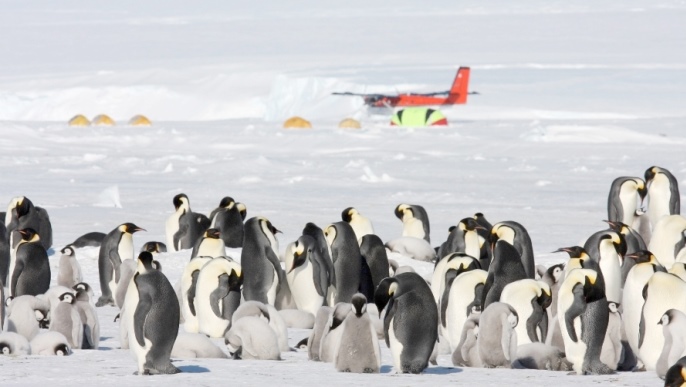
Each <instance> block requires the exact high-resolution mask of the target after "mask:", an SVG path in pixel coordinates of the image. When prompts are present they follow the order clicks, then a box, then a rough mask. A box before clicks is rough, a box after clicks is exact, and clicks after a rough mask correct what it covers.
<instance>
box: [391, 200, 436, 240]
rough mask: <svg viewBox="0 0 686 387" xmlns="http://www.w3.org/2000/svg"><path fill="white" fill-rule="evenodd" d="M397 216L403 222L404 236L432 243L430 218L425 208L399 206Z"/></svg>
mask: <svg viewBox="0 0 686 387" xmlns="http://www.w3.org/2000/svg"><path fill="white" fill-rule="evenodd" d="M395 216H396V217H397V218H398V219H400V220H401V221H402V222H403V236H409V237H415V238H419V239H424V240H426V241H427V242H429V243H431V227H430V226H429V216H428V215H427V213H426V210H425V209H424V207H422V206H419V205H416V204H398V205H397V206H396V207H395Z"/></svg>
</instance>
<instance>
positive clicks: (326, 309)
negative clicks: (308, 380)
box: [307, 306, 333, 361]
mask: <svg viewBox="0 0 686 387" xmlns="http://www.w3.org/2000/svg"><path fill="white" fill-rule="evenodd" d="M331 313H333V308H332V307H330V306H322V307H321V308H319V310H317V314H316V315H315V318H314V327H313V328H312V332H311V333H310V336H309V337H308V339H307V358H308V359H310V360H313V361H321V358H320V357H319V348H320V346H321V340H322V336H323V335H324V329H325V328H326V323H327V321H328V320H329V315H331Z"/></svg>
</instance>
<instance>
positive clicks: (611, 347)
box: [600, 301, 623, 371]
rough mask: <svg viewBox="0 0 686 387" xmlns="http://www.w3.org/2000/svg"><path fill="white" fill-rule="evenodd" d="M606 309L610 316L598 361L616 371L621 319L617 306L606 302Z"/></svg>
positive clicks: (620, 351)
mask: <svg viewBox="0 0 686 387" xmlns="http://www.w3.org/2000/svg"><path fill="white" fill-rule="evenodd" d="M607 307H608V309H609V310H610V315H609V318H608V322H607V332H606V333H605V340H604V341H603V349H602V351H601V352H600V361H602V362H603V363H604V364H607V366H608V367H610V369H611V370H613V371H617V368H618V366H619V362H620V360H621V359H622V351H623V349H622V317H621V315H620V313H619V305H618V304H617V303H616V302H611V301H608V303H607Z"/></svg>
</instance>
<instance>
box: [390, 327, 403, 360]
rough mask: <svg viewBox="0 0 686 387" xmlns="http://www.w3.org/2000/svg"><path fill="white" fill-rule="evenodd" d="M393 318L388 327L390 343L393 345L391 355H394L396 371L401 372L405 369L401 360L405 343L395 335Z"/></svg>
mask: <svg viewBox="0 0 686 387" xmlns="http://www.w3.org/2000/svg"><path fill="white" fill-rule="evenodd" d="M393 320H394V319H391V322H390V325H389V327H388V343H389V344H390V347H391V355H392V356H393V366H394V367H395V372H396V373H399V374H401V373H402V372H403V369H402V367H401V365H402V363H401V362H400V354H401V353H402V352H403V345H402V343H400V341H398V339H397V338H396V337H395V330H394V329H393Z"/></svg>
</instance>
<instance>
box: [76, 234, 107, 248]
mask: <svg viewBox="0 0 686 387" xmlns="http://www.w3.org/2000/svg"><path fill="white" fill-rule="evenodd" d="M103 239H105V233H104V232H99V231H92V232H88V233H85V234H83V235H81V236H80V237H78V238H76V239H74V241H73V242H72V243H70V244H68V245H67V246H71V247H73V248H75V249H82V248H84V247H100V245H101V244H102V240H103Z"/></svg>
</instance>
